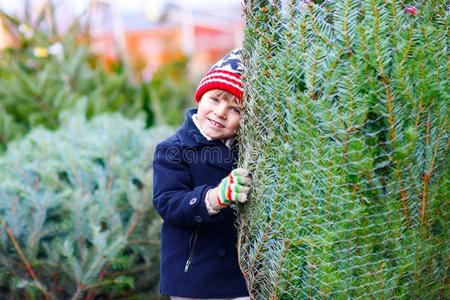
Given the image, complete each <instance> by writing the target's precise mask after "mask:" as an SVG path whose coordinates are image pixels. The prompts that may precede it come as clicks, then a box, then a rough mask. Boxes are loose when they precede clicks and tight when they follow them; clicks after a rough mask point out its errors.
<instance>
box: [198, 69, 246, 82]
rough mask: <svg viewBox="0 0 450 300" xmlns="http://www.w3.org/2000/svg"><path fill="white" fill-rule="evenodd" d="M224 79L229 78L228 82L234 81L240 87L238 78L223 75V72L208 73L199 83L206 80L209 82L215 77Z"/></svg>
mask: <svg viewBox="0 0 450 300" xmlns="http://www.w3.org/2000/svg"><path fill="white" fill-rule="evenodd" d="M219 76H220V77H226V78H229V79H230V80H232V81H234V82H235V83H237V84H240V85H242V82H241V80H240V79H239V77H235V76H233V75H230V74H227V73H223V72H220V71H219V72H217V71H216V72H212V73H209V74H208V75H206V76H205V77H203V79H202V81H201V82H200V84H202V83H203V82H205V81H207V80H211V79H212V78H216V77H219Z"/></svg>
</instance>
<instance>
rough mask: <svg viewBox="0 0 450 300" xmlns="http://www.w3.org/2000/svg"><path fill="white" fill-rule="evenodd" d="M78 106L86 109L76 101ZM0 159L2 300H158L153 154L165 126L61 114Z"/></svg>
mask: <svg viewBox="0 0 450 300" xmlns="http://www.w3.org/2000/svg"><path fill="white" fill-rule="evenodd" d="M79 103H83V102H82V101H81V102H79ZM63 119H64V122H63V124H62V126H61V128H60V129H58V130H57V131H55V132H52V131H49V130H47V129H44V128H36V129H34V130H33V131H31V132H30V133H29V134H28V135H27V136H26V137H25V138H24V139H23V140H19V141H15V142H12V143H11V144H10V145H9V147H8V150H7V152H6V153H5V155H4V156H3V157H0V228H1V229H0V295H1V297H0V298H1V299H55V300H56V299H73V300H75V299H94V298H95V297H97V296H100V295H103V296H105V297H106V298H115V299H156V297H157V294H158V293H157V290H158V277H159V276H158V274H159V229H160V225H161V221H160V218H159V217H158V215H157V214H156V212H155V211H154V210H153V208H152V204H151V189H152V187H151V183H152V179H151V174H152V170H151V168H150V166H151V158H152V157H153V153H152V152H153V149H154V148H155V147H156V144H157V143H158V142H159V141H160V140H162V139H163V138H165V137H167V136H168V135H169V134H171V133H172V130H171V129H169V128H163V127H160V128H153V129H150V130H145V129H144V125H145V122H144V121H143V120H134V121H131V120H127V119H125V118H124V117H122V116H121V115H119V114H114V115H101V116H97V117H95V118H93V119H92V120H91V121H89V122H87V121H86V117H85V109H83V110H81V111H79V112H77V113H68V114H66V116H65V117H64V118H63Z"/></svg>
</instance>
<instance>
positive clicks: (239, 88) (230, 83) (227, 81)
mask: <svg viewBox="0 0 450 300" xmlns="http://www.w3.org/2000/svg"><path fill="white" fill-rule="evenodd" d="M210 82H221V83H225V84H227V85H231V86H233V87H235V88H237V89H238V90H239V91H241V92H244V89H243V88H242V87H240V86H239V85H237V84H235V83H233V82H231V81H229V80H225V79H220V78H214V79H210V80H205V81H202V82H201V84H200V85H199V87H198V89H201V87H202V86H204V85H206V84H208V83H210Z"/></svg>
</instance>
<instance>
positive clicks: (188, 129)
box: [176, 108, 225, 147]
mask: <svg viewBox="0 0 450 300" xmlns="http://www.w3.org/2000/svg"><path fill="white" fill-rule="evenodd" d="M196 113H197V109H196V108H193V109H190V110H188V111H187V113H186V117H185V118H184V122H183V124H182V125H181V126H180V128H178V130H177V133H176V135H177V136H178V138H179V139H180V141H181V143H183V145H185V146H188V147H196V146H199V145H210V146H213V145H215V146H219V145H223V146H225V144H224V143H222V141H220V140H209V141H208V140H207V139H206V138H205V137H204V136H203V135H202V134H201V133H200V131H199V130H198V128H197V126H195V124H194V121H192V115H194V114H196Z"/></svg>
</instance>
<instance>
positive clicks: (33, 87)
mask: <svg viewBox="0 0 450 300" xmlns="http://www.w3.org/2000/svg"><path fill="white" fill-rule="evenodd" d="M0 19H1V23H2V24H3V26H2V28H3V30H4V35H6V34H7V35H8V37H9V40H10V42H9V45H8V47H5V49H3V51H1V50H0V152H2V151H4V150H5V149H6V146H7V144H8V142H9V141H11V140H13V139H17V138H20V137H22V136H23V135H24V134H26V133H27V132H28V131H30V130H31V129H32V128H33V127H35V126H44V127H46V128H48V129H56V128H58V127H59V125H60V120H59V118H58V116H59V114H60V113H61V112H62V111H65V110H70V109H72V108H73V107H74V106H75V105H76V103H77V101H79V99H86V103H87V109H86V117H88V119H89V118H92V117H93V116H95V115H98V114H101V113H105V112H120V113H122V114H123V115H124V116H126V117H129V118H133V117H137V116H138V115H143V116H144V118H145V120H146V126H147V127H150V126H152V125H154V124H155V122H156V123H158V124H171V125H176V124H179V123H180V122H181V121H182V119H183V117H184V112H185V110H186V109H187V108H188V107H190V106H192V105H193V103H194V102H193V100H192V99H193V96H192V95H193V93H194V88H195V86H194V83H193V82H192V80H191V79H190V78H189V77H188V69H187V65H188V62H189V59H188V58H187V57H181V58H177V60H174V61H173V62H171V63H168V64H166V65H163V66H162V67H161V68H160V69H158V70H156V71H155V74H154V76H153V77H152V79H150V81H148V82H144V81H142V80H139V79H138V78H139V76H135V74H133V70H131V69H130V67H129V66H127V65H125V64H124V63H122V62H121V61H116V62H112V63H110V64H109V65H108V66H105V64H104V63H103V61H102V60H101V59H100V58H99V57H96V55H95V54H94V53H93V52H92V51H91V50H90V48H89V41H90V38H89V35H88V34H87V33H86V32H87V30H86V29H85V28H83V27H82V26H81V25H80V24H81V23H79V22H78V20H75V21H74V23H73V24H72V25H71V26H70V27H69V28H68V30H67V31H66V32H65V33H64V35H59V34H57V33H56V32H58V31H57V30H54V29H52V28H54V27H55V25H54V24H48V23H49V22H50V23H51V20H52V19H51V18H40V21H39V22H38V24H37V25H38V26H35V25H33V28H32V27H31V25H30V24H27V23H25V22H23V21H21V20H18V19H16V18H13V17H11V16H9V15H7V14H5V13H3V12H1V11H0ZM39 28H41V30H40V29H39Z"/></svg>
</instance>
